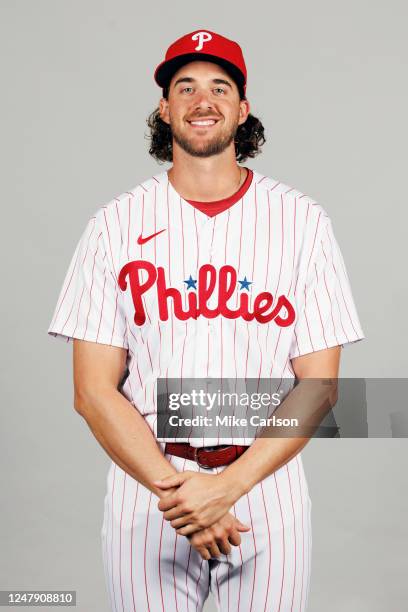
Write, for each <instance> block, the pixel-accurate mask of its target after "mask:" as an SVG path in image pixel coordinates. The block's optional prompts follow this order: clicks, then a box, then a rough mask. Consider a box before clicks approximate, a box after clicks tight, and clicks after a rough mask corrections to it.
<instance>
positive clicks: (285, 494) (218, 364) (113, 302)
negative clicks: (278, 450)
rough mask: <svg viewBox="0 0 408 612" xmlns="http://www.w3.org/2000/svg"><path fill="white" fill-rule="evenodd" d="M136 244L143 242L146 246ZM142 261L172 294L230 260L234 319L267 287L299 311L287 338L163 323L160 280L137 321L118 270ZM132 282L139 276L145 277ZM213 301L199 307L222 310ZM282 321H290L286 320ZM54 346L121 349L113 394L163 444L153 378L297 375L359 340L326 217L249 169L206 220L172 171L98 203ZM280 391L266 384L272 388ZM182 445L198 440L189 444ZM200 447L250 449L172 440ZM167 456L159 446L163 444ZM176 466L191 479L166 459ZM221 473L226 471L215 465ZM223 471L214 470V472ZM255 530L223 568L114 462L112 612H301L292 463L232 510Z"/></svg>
mask: <svg viewBox="0 0 408 612" xmlns="http://www.w3.org/2000/svg"><path fill="white" fill-rule="evenodd" d="M161 230H165V231H162V232H161V233H160V234H159V235H157V236H156V237H155V238H154V239H152V240H148V241H147V242H145V243H144V244H143V245H138V244H137V238H138V236H139V235H140V234H143V236H150V235H152V234H156V233H157V232H160V231H161ZM141 259H142V260H144V261H146V262H149V263H150V264H151V265H154V269H155V270H157V269H158V268H159V267H162V268H163V269H164V271H165V279H166V287H172V288H174V289H175V290H177V291H178V292H179V293H180V295H181V304H182V305H183V309H184V311H187V307H188V304H189V297H190V296H189V294H190V293H191V292H194V290H192V289H187V288H186V283H185V282H184V281H185V280H186V279H187V278H188V277H189V276H190V275H191V277H192V278H193V279H198V272H199V269H200V268H201V266H203V265H206V264H209V263H211V264H212V265H213V266H214V269H215V270H216V271H217V273H218V271H219V270H220V268H221V267H222V266H225V265H230V266H232V267H233V268H234V269H235V270H236V272H237V278H238V280H243V279H244V277H246V278H247V280H249V281H250V283H251V284H250V288H249V289H245V288H242V287H240V284H239V283H238V286H237V287H236V289H235V296H234V295H232V297H231V299H230V300H229V302H228V304H229V308H230V309H236V308H237V307H238V306H239V304H240V300H241V299H242V295H243V294H245V293H246V294H247V297H248V303H249V306H248V308H249V310H251V307H253V306H254V303H255V300H256V297H257V296H258V295H259V294H260V293H261V292H268V293H269V294H272V295H273V297H274V301H273V304H275V302H276V300H277V299H278V297H279V296H285V297H286V298H287V300H288V301H289V302H290V305H292V307H293V309H294V312H295V320H294V322H293V324H291V325H289V326H287V327H283V326H280V325H278V324H276V322H275V321H274V320H272V321H269V322H268V323H267V324H265V323H264V322H260V321H259V320H257V319H256V318H253V319H252V320H249V321H248V320H245V319H244V318H243V317H242V316H239V317H238V318H228V317H224V316H222V315H218V316H216V317H215V318H211V319H210V318H207V317H205V316H198V317H197V318H188V319H186V320H181V319H179V318H177V317H176V316H175V310H176V309H175V303H174V302H173V299H172V298H169V299H168V301H167V305H168V312H169V318H168V319H167V320H162V319H161V318H160V316H159V308H158V297H157V291H156V287H155V285H154V286H153V287H152V288H150V289H149V290H148V291H146V292H145V293H144V294H143V296H142V302H143V307H144V311H145V315H146V317H145V322H144V324H143V325H137V324H136V323H135V320H134V315H135V307H134V303H133V299H132V293H131V287H130V283H129V282H128V283H127V288H126V289H125V290H122V289H120V287H119V285H118V282H117V279H118V275H119V273H120V271H121V270H122V269H123V268H124V266H126V264H128V263H129V262H132V261H137V260H141ZM140 280H141V282H143V283H144V282H146V281H147V280H148V273H147V271H146V270H142V271H141V272H140ZM217 301H218V290H217V289H216V290H215V291H214V292H213V293H212V295H211V296H210V297H209V299H208V301H207V306H208V308H209V309H214V308H216V307H217ZM280 315H281V316H282V318H285V316H286V313H285V312H281V313H280ZM48 333H49V334H50V335H51V336H54V337H57V338H60V339H63V340H65V341H66V342H70V341H72V338H79V339H84V340H89V341H92V342H100V343H104V344H109V345H113V346H118V347H122V348H125V349H127V350H128V369H129V375H128V377H127V379H126V380H125V381H124V383H123V387H122V389H121V391H122V393H123V395H124V396H125V397H126V398H127V399H128V400H129V402H131V404H133V406H135V407H136V406H137V409H138V410H140V412H141V414H142V415H143V416H144V418H145V420H146V422H147V423H148V425H149V427H150V428H151V429H152V431H153V432H154V434H155V435H156V437H157V429H156V422H157V414H156V398H155V388H156V380H157V378H158V377H171V378H177V379H179V380H180V391H181V390H182V386H183V381H184V379H186V378H202V377H205V376H209V377H213V378H219V377H224V378H229V379H231V378H232V379H235V380H236V381H238V380H239V379H241V378H244V377H250V378H256V377H258V379H260V378H268V377H269V378H270V379H271V387H272V379H278V380H279V379H280V380H282V379H284V378H285V379H293V380H294V378H295V376H294V371H293V368H292V365H291V359H292V358H294V357H297V356H299V355H304V354H306V353H309V352H312V351H318V350H321V349H324V348H329V347H332V346H337V345H340V344H341V345H345V344H348V343H352V342H357V341H359V340H361V339H363V338H364V337H365V336H364V333H363V330H362V328H361V325H360V321H359V318H358V314H357V311H356V307H355V304H354V301H353V297H352V292H351V287H350V282H349V278H348V276H347V271H346V266H345V262H344V259H343V257H342V254H341V251H340V248H339V245H338V243H337V241H336V238H335V235H334V231H333V227H332V222H331V220H330V218H329V215H328V214H327V212H326V210H325V209H324V207H323V206H322V205H321V204H319V203H317V202H316V201H315V200H313V199H312V198H311V197H309V196H307V195H305V194H303V193H301V192H300V191H298V190H296V189H294V188H292V187H290V186H288V185H285V184H283V183H281V182H279V181H277V180H274V179H271V178H269V177H266V176H263V175H261V174H259V173H257V172H254V173H253V178H252V182H251V185H250V187H249V189H248V190H247V191H246V193H244V194H243V195H242V197H241V199H240V201H237V202H236V203H235V204H234V205H233V206H231V207H230V208H228V209H226V210H224V211H222V212H220V213H219V214H217V215H215V216H213V217H209V216H207V215H206V214H205V213H204V212H202V211H200V210H198V209H197V208H195V207H193V206H192V205H190V204H189V203H188V202H186V201H185V200H183V198H181V197H180V194H178V193H177V192H176V191H175V189H174V188H173V186H172V185H171V183H170V182H169V181H168V176H167V173H166V172H162V173H160V174H157V175H156V176H154V177H152V178H151V179H148V180H147V181H145V182H144V183H142V184H141V185H138V186H137V187H135V188H134V189H132V190H131V191H128V192H125V193H123V194H121V195H119V196H118V197H115V198H114V199H113V200H112V201H111V202H109V203H108V204H106V205H104V206H101V207H100V208H99V209H98V210H96V212H95V214H94V215H93V216H92V217H91V218H90V219H89V221H88V223H87V224H86V227H85V229H84V231H83V233H82V236H81V237H80V240H79V242H78V244H77V246H76V249H75V251H74V254H73V256H72V259H71V262H70V264H69V267H68V270H67V273H66V276H65V279H64V282H63V285H62V288H61V290H60V294H59V297H58V300H57V304H56V307H55V311H54V314H53V317H52V320H51V323H50V326H49V328H48ZM274 391H275V389H272V388H271V389H270V393H272V392H274ZM191 435H192V434H191ZM177 440H178V441H182V440H183V441H190V443H191V444H194V445H196V446H203V445H214V444H231V443H235V444H240V443H243V444H250V443H251V442H252V439H248V438H246V439H245V438H244V439H243V438H237V437H234V436H233V433H232V432H231V436H230V437H228V438H220V437H218V438H204V437H203V436H202V437H200V438H194V437H191V438H184V439H181V438H178V439H177ZM159 443H160V447H161V449H162V451H164V444H165V442H164V440H163V439H159ZM168 458H169V460H171V462H173V463H174V465H175V466H176V468H177V469H178V470H183V469H190V470H195V469H199V468H198V466H197V465H196V464H195V463H193V462H190V461H186V460H182V459H179V458H177V457H168ZM219 469H222V468H218V470H219ZM215 471H217V470H215ZM231 511H232V512H233V513H234V514H235V515H236V516H237V517H238V518H240V520H242V521H243V522H244V523H247V524H250V525H251V527H252V530H251V531H250V532H248V533H244V534H242V535H241V537H242V540H243V541H242V544H241V546H240V547H238V548H233V551H232V552H231V554H230V555H228V558H227V557H225V556H223V557H222V558H221V560H220V561H217V560H215V559H213V560H211V561H210V562H204V561H203V560H202V559H201V557H200V556H199V555H198V553H196V551H194V549H192V548H191V546H190V545H189V543H188V540H187V539H186V538H183V536H177V534H176V533H175V531H174V529H173V528H172V527H171V526H170V525H169V524H168V523H167V522H166V521H164V520H163V517H162V514H161V513H160V512H159V511H158V509H157V499H156V498H155V496H154V495H152V494H151V493H150V492H149V491H148V490H147V489H146V488H144V487H143V486H142V485H140V484H138V483H137V482H136V481H135V480H134V479H132V478H131V477H130V476H129V475H126V473H125V472H123V470H121V468H119V466H117V465H115V464H114V463H113V462H112V464H111V468H110V470H109V474H108V480H107V494H106V497H105V506H104V521H103V526H102V532H101V535H102V544H103V545H102V554H103V560H104V571H105V577H106V584H107V591H108V595H109V598H110V601H111V607H112V610H114V611H115V612H128V611H130V612H132V611H133V612H134V611H135V610H138V612H143V611H145V610H164V611H165V612H169V611H172V610H177V611H180V612H181V611H184V610H187V611H191V610H196V611H198V610H201V609H202V605H203V602H204V600H205V598H206V596H207V594H208V589H209V588H210V589H211V591H212V592H213V594H214V596H215V597H216V599H217V600H218V602H219V606H220V609H221V610H223V611H225V610H231V611H236V610H241V611H242V612H248V611H249V610H254V611H255V610H256V611H258V610H265V611H266V610H271V611H273V612H279V611H280V612H289V611H291V612H303V611H304V610H305V609H306V602H307V598H308V592H309V586H310V563H311V502H310V498H309V494H308V487H307V482H306V479H305V475H304V470H303V464H302V457H301V454H298V455H297V456H296V457H295V458H293V459H292V460H290V461H289V462H288V463H287V464H286V465H285V466H283V467H282V468H280V469H279V470H278V471H277V472H275V473H274V474H273V475H271V476H270V477H268V478H266V479H265V480H264V481H262V482H261V483H259V484H258V485H257V486H255V487H254V488H253V489H252V490H251V491H250V493H249V494H248V495H246V496H244V497H243V498H241V499H240V500H239V501H238V502H237V503H236V504H235V506H234V508H233V509H232V510H231Z"/></svg>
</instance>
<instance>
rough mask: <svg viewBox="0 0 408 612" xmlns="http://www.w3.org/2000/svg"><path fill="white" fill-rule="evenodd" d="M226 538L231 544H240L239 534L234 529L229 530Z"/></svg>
mask: <svg viewBox="0 0 408 612" xmlns="http://www.w3.org/2000/svg"><path fill="white" fill-rule="evenodd" d="M228 540H229V542H230V543H231V544H232V545H233V546H239V545H240V544H241V536H240V535H239V533H238V531H237V530H236V529H233V530H232V531H231V533H230V535H229V537H228Z"/></svg>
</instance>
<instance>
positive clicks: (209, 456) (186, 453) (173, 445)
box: [164, 442, 249, 469]
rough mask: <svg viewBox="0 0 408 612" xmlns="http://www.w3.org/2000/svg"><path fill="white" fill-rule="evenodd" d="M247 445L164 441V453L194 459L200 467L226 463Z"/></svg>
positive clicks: (238, 455) (241, 452) (243, 450)
mask: <svg viewBox="0 0 408 612" xmlns="http://www.w3.org/2000/svg"><path fill="white" fill-rule="evenodd" d="M247 448H249V446H239V445H231V446H228V445H225V444H223V445H220V446H207V447H206V446H201V447H196V446H191V444H189V443H188V442H166V446H165V451H164V452H165V453H168V454H169V455H176V457H182V458H184V459H190V460H191V461H196V462H197V463H198V465H199V466H200V467H202V468H207V469H208V468H213V467H219V466H220V465H228V464H229V463H232V462H233V461H235V459H238V457H240V456H241V455H242V454H243V453H245V451H246V450H247Z"/></svg>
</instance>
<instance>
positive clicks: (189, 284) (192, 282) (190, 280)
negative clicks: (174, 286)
mask: <svg viewBox="0 0 408 612" xmlns="http://www.w3.org/2000/svg"><path fill="white" fill-rule="evenodd" d="M184 282H185V283H186V284H187V289H197V287H196V282H197V280H194V279H193V277H192V276H191V274H190V278H188V279H187V280H185V281H184Z"/></svg>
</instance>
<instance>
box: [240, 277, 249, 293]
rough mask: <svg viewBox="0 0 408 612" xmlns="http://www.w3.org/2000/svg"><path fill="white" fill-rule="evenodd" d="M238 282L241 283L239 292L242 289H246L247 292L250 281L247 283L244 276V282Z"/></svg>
mask: <svg viewBox="0 0 408 612" xmlns="http://www.w3.org/2000/svg"><path fill="white" fill-rule="evenodd" d="M238 282H239V283H241V287H240V289H241V291H242V289H247V290H248V291H249V285H252V281H249V280H248V279H247V277H246V276H244V280H242V281H240V280H239V281H238Z"/></svg>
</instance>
